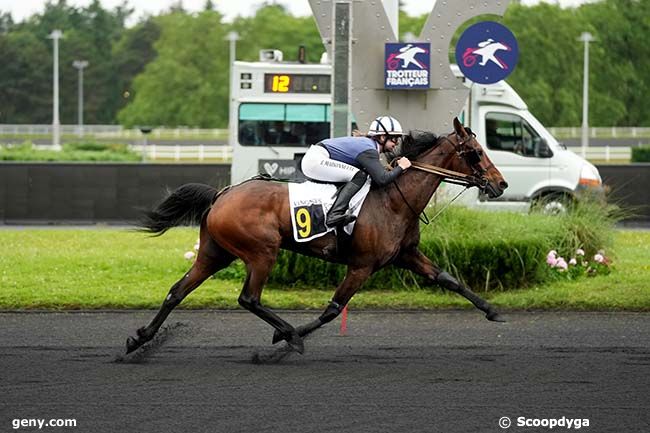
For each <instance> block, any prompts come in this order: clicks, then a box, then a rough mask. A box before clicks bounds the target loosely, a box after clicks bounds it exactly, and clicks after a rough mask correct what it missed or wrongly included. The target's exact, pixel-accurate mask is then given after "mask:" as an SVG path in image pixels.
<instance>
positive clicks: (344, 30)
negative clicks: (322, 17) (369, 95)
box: [330, 0, 352, 137]
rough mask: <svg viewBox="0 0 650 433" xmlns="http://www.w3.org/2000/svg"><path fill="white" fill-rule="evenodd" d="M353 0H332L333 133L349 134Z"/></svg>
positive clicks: (337, 134)
mask: <svg viewBox="0 0 650 433" xmlns="http://www.w3.org/2000/svg"><path fill="white" fill-rule="evenodd" d="M351 21H352V1H351V0H335V1H333V2H332V29H333V31H332V78H331V80H332V108H331V109H332V115H331V124H330V136H331V137H342V136H348V135H350V90H351V88H350V87H351V85H350V82H351V80H350V77H351V75H352V73H351V72H352V69H351V66H352V62H351V56H352V22H351Z"/></svg>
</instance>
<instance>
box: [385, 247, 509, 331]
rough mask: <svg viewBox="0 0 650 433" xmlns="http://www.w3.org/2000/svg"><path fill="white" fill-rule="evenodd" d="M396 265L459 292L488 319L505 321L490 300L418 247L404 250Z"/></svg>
mask: <svg viewBox="0 0 650 433" xmlns="http://www.w3.org/2000/svg"><path fill="white" fill-rule="evenodd" d="M395 265H396V266H399V267H401V268H404V269H408V270H410V271H413V272H415V273H416V274H419V275H422V276H423V277H426V278H427V280H429V281H430V282H431V283H434V284H438V285H439V286H441V287H443V288H445V289H447V290H451V291H452V292H456V293H458V294H459V295H461V296H463V297H464V298H466V299H467V300H469V301H470V302H471V303H472V304H474V306H475V307H476V308H478V309H479V310H481V311H483V312H484V313H485V317H486V318H487V319H488V320H492V321H494V322H505V319H503V317H501V315H500V314H499V313H498V312H497V310H496V309H495V308H494V307H493V306H492V305H491V304H490V303H489V302H487V301H486V300H485V299H483V298H481V297H480V296H479V295H477V294H476V293H474V292H473V291H472V290H470V289H469V288H467V287H465V286H463V285H462V284H461V283H459V282H458V281H457V280H456V279H455V278H454V277H452V276H451V275H449V274H448V273H447V272H443V271H441V270H440V269H439V268H438V267H437V266H436V265H434V264H433V262H432V261H431V260H429V258H428V257H427V256H425V255H424V254H423V253H422V251H420V250H419V249H418V248H413V249H410V250H406V251H404V252H402V253H401V254H400V255H399V257H398V258H397V260H396V261H395Z"/></svg>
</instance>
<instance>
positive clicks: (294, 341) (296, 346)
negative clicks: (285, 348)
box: [287, 332, 305, 355]
mask: <svg viewBox="0 0 650 433" xmlns="http://www.w3.org/2000/svg"><path fill="white" fill-rule="evenodd" d="M287 343H288V344H289V346H290V347H291V348H292V349H293V350H295V351H296V352H298V353H299V354H301V355H302V354H303V353H305V343H304V342H303V341H302V338H300V336H299V335H298V333H297V332H292V333H291V338H287Z"/></svg>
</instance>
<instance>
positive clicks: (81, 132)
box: [72, 60, 88, 137]
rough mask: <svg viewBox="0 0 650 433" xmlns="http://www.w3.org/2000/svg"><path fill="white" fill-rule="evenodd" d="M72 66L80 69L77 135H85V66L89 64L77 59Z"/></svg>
mask: <svg viewBox="0 0 650 433" xmlns="http://www.w3.org/2000/svg"><path fill="white" fill-rule="evenodd" d="M72 66H74V67H75V68H77V69H78V70H79V87H78V92H77V95H78V99H77V135H79V136H80V137H81V136H83V135H84V68H85V67H86V66H88V62H87V61H86V60H75V61H74V62H72Z"/></svg>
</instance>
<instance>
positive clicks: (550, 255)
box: [546, 250, 557, 266]
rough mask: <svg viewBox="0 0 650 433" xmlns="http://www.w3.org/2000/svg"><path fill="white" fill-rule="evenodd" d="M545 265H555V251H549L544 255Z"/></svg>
mask: <svg viewBox="0 0 650 433" xmlns="http://www.w3.org/2000/svg"><path fill="white" fill-rule="evenodd" d="M546 263H547V264H548V265H549V266H555V264H556V263H557V251H555V250H551V251H549V252H548V254H547V255H546Z"/></svg>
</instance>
